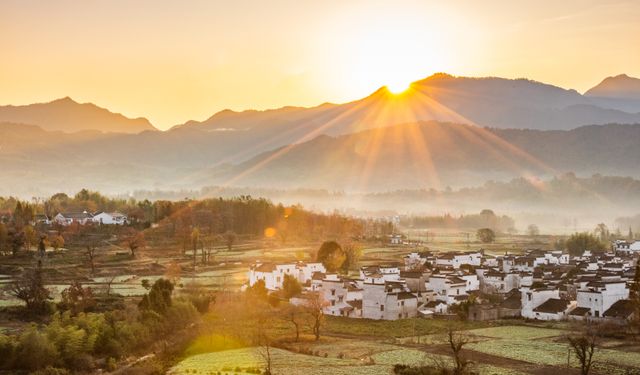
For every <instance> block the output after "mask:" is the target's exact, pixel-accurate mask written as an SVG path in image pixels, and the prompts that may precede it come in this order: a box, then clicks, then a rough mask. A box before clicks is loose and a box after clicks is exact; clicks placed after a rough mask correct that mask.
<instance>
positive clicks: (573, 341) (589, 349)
mask: <svg viewBox="0 0 640 375" xmlns="http://www.w3.org/2000/svg"><path fill="white" fill-rule="evenodd" d="M567 340H568V341H569V346H570V347H571V349H572V350H573V354H574V355H575V356H576V358H577V359H578V361H579V362H580V374H581V375H588V374H589V371H590V370H591V364H592V362H593V354H594V353H595V350H596V345H597V343H596V335H595V332H594V331H593V330H592V329H591V328H590V327H588V328H587V329H586V330H585V331H584V332H582V333H581V334H578V335H571V336H568V337H567Z"/></svg>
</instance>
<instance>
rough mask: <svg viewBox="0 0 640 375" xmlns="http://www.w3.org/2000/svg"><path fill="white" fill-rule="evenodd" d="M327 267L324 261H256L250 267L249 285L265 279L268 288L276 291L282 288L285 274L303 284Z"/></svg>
mask: <svg viewBox="0 0 640 375" xmlns="http://www.w3.org/2000/svg"><path fill="white" fill-rule="evenodd" d="M325 272H326V269H325V268H324V265H322V263H304V262H297V263H287V264H274V263H262V262H256V263H255V264H253V265H252V266H251V267H250V268H249V286H253V285H254V284H255V283H257V282H258V281H261V280H262V281H264V285H265V287H266V288H267V289H268V290H271V291H274V290H279V289H282V283H283V282H284V277H285V275H289V276H291V277H293V278H295V279H296V280H297V281H298V282H300V283H301V284H307V283H309V282H311V281H312V279H313V275H314V274H315V273H321V274H323V273H325Z"/></svg>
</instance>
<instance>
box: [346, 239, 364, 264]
mask: <svg viewBox="0 0 640 375" xmlns="http://www.w3.org/2000/svg"><path fill="white" fill-rule="evenodd" d="M343 249H344V254H345V259H344V263H342V270H343V271H344V272H349V270H351V269H354V268H356V267H357V266H358V262H359V261H360V258H361V257H362V246H361V245H360V244H358V243H355V242H351V241H349V242H347V243H346V244H345V245H344V247H343Z"/></svg>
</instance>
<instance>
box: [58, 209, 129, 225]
mask: <svg viewBox="0 0 640 375" xmlns="http://www.w3.org/2000/svg"><path fill="white" fill-rule="evenodd" d="M53 221H54V222H55V223H58V224H60V225H64V226H67V225H71V224H74V223H78V224H80V225H86V224H89V223H95V224H100V225H102V224H104V225H125V224H127V223H128V218H127V215H124V214H121V213H119V212H102V211H100V212H95V213H90V212H87V211H83V212H61V213H59V214H57V215H56V216H54V217H53Z"/></svg>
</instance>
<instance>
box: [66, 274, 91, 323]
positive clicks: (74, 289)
mask: <svg viewBox="0 0 640 375" xmlns="http://www.w3.org/2000/svg"><path fill="white" fill-rule="evenodd" d="M61 294H62V302H61V304H60V305H61V306H62V308H63V309H66V310H69V311H70V312H71V315H78V314H79V313H81V312H86V311H89V310H91V309H92V308H94V307H95V305H96V301H95V299H94V298H93V290H92V289H91V288H90V287H83V286H82V284H80V281H78V280H74V281H73V283H72V284H71V285H70V286H69V287H68V288H67V289H65V290H63V291H62V293H61Z"/></svg>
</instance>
